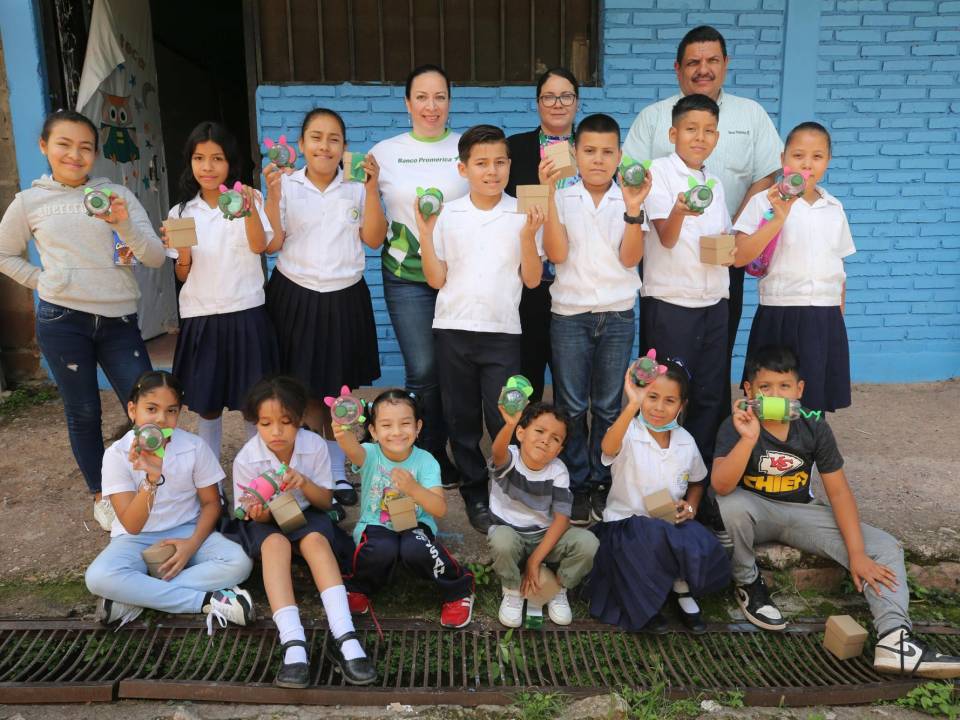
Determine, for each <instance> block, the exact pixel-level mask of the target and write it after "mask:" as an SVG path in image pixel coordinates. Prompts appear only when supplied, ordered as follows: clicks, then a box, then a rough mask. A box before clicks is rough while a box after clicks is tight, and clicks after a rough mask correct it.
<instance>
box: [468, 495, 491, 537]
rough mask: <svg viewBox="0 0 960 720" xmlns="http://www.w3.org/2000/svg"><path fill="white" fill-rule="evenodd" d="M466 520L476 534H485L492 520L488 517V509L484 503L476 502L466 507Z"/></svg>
mask: <svg viewBox="0 0 960 720" xmlns="http://www.w3.org/2000/svg"><path fill="white" fill-rule="evenodd" d="M467 520H469V521H470V524H471V525H472V526H473V529H474V530H476V531H477V532H478V533H483V534H484V535H486V534H487V531H488V530H489V529H490V525H491V523H492V522H493V520H492V519H491V517H490V508H488V507H487V505H486V503H483V502H477V503H472V504H468V505H467Z"/></svg>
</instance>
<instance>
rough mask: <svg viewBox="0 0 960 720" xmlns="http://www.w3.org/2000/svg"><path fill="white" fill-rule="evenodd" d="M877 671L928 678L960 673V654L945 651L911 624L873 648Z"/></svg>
mask: <svg viewBox="0 0 960 720" xmlns="http://www.w3.org/2000/svg"><path fill="white" fill-rule="evenodd" d="M873 668H874V670H876V671H877V672H882V673H896V674H897V675H916V676H917V677H924V678H936V679H946V678H956V677H960V657H955V656H953V655H941V654H940V653H938V652H937V651H936V650H934V649H933V648H931V647H930V646H929V645H927V644H926V643H925V642H924V641H923V640H921V639H920V638H917V637H914V635H913V633H912V632H911V631H910V630H908V629H907V628H905V627H904V628H897V629H896V630H893V631H892V632H888V633H887V634H886V635H884V636H883V637H882V638H880V639H879V640H878V641H877V645H876V647H875V648H874V651H873Z"/></svg>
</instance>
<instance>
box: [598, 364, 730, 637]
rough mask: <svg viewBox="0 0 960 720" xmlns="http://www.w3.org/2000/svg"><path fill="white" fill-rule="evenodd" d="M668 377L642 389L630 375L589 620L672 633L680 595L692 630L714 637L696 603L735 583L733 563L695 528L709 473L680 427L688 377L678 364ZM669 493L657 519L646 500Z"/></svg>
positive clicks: (611, 457)
mask: <svg viewBox="0 0 960 720" xmlns="http://www.w3.org/2000/svg"><path fill="white" fill-rule="evenodd" d="M665 366H666V372H665V373H663V374H662V375H660V376H659V377H658V378H657V379H656V380H654V381H653V382H652V383H650V384H649V385H647V386H645V387H638V386H637V385H636V384H635V383H634V382H633V380H632V378H631V376H630V373H629V371H628V372H627V375H626V377H625V378H624V387H623V392H624V395H625V396H626V398H627V404H626V406H625V407H624V408H623V412H621V413H620V417H619V418H617V421H616V422H615V423H614V424H613V425H612V426H611V427H610V429H609V430H607V433H606V435H604V437H603V443H602V445H601V448H602V450H603V456H602V460H603V463H604V464H606V465H610V466H611V473H612V479H613V481H612V485H611V487H610V495H609V497H608V498H607V505H606V508H605V509H604V511H603V522H602V523H600V524H598V525H596V526H594V528H593V531H594V532H595V533H596V534H597V537H598V538H599V539H600V548H599V550H597V554H596V557H595V559H594V566H593V572H592V573H591V576H590V580H589V585H588V587H589V596H590V614H591V615H592V616H593V617H595V618H597V619H598V620H601V621H603V622H607V623H610V624H611V625H618V626H619V627H621V628H623V629H624V630H630V631H638V630H644V631H646V632H652V633H656V634H661V633H665V632H667V631H668V630H669V626H668V624H667V621H666V619H665V618H664V617H663V615H661V614H660V610H661V608H662V607H663V605H664V603H665V602H666V601H667V600H668V598H669V597H670V595H671V593H672V594H673V595H674V596H675V597H676V598H677V603H678V605H679V610H680V618H681V619H682V621H683V623H684V625H686V626H687V628H689V629H690V630H692V631H693V632H696V633H699V632H704V631H705V630H706V625H704V623H703V620H702V619H701V617H700V607H699V606H698V605H697V602H696V600H695V599H694V598H695V597H697V596H700V595H703V594H705V593H710V592H715V591H717V590H720V589H721V588H723V587H726V586H727V585H728V584H729V582H730V561H729V560H728V559H727V555H726V553H725V552H724V550H723V547H722V546H721V545H720V543H719V542H718V541H717V539H716V537H715V536H714V535H713V533H711V532H710V531H709V530H707V529H706V528H704V527H703V526H702V525H701V524H700V523H698V522H697V521H696V520H694V519H693V518H694V516H696V514H697V507H698V506H699V504H700V500H701V498H702V497H703V491H704V485H703V481H704V480H705V479H706V477H707V468H706V466H704V464H703V460H702V459H701V457H700V453H699V451H698V450H697V445H696V443H695V442H694V440H693V437H692V436H691V435H690V433H688V432H687V431H686V430H684V429H683V428H682V427H680V425H679V418H680V414H681V412H682V411H683V408H684V405H685V404H686V401H687V392H688V385H689V378H688V377H687V372H686V370H685V369H684V368H683V367H682V366H680V365H679V364H677V363H675V362H671V361H669V360H668V361H667V362H666V363H665ZM664 489H666V490H667V491H668V492H669V493H670V497H671V499H672V500H673V501H674V503H675V505H676V513H675V514H674V515H673V517H671V518H669V519H660V518H653V517H651V516H650V513H649V512H648V509H647V507H646V503H645V498H647V497H648V496H650V495H651V494H652V493H655V492H657V491H659V490H664Z"/></svg>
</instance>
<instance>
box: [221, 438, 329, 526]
mask: <svg viewBox="0 0 960 720" xmlns="http://www.w3.org/2000/svg"><path fill="white" fill-rule="evenodd" d="M289 466H290V467H292V468H293V469H294V470H296V471H297V472H298V473H300V474H301V475H303V476H304V477H305V478H306V479H307V480H309V481H310V482H312V483H313V484H314V485H316V486H317V487H321V488H325V489H327V490H333V475H332V474H331V472H330V453H329V452H327V443H326V441H325V440H324V439H323V438H322V437H320V436H319V435H317V434H316V433H314V432H311V431H309V430H305V429H304V428H300V429H299V430H297V437H296V439H295V440H294V441H293V456H292V457H291V458H290V463H289ZM279 469H280V460H278V459H277V456H276V455H274V454H273V451H272V450H271V449H270V448H268V447H267V446H266V444H265V443H264V442H263V439H262V438H261V437H260V433H257V434H256V435H254V436H253V437H252V438H250V439H249V440H247V444H246V445H244V446H243V447H242V448H240V452H238V453H237V456H236V457H235V458H234V460H233V508H234V510H236V509H237V508H238V507H240V503H239V500H240V498H241V497H243V488H244V486H246V485H249V484H250V482H251V481H252V480H253V479H254V478H255V477H257V476H259V475H262V474H263V473H264V472H265V471H267V470H273V471H277V470H279ZM290 494H291V495H293V497H294V498H295V499H296V501H297V504H298V505H299V506H300V507H301V509H306V508H308V507H310V501H309V500H307V497H306V495H304V494H303V492H302V491H301V490H300V489H298V488H296V489H293V490H291V491H290Z"/></svg>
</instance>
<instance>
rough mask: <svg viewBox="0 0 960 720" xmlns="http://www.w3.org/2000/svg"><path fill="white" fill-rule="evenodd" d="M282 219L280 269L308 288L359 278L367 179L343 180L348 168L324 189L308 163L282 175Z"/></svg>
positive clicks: (328, 288) (334, 286)
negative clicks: (310, 177)
mask: <svg viewBox="0 0 960 720" xmlns="http://www.w3.org/2000/svg"><path fill="white" fill-rule="evenodd" d="M281 182H282V186H281V193H282V195H281V197H280V220H281V222H282V224H283V231H284V233H286V237H285V239H284V241H283V247H282V248H281V249H280V253H279V255H277V269H278V270H279V271H280V272H282V273H283V274H284V275H285V276H286V277H287V278H288V279H290V280H292V281H293V282H295V283H297V285H301V286H303V287H305V288H307V289H308V290H314V291H316V292H333V291H335V290H343V289H344V288H348V287H350V286H351V285H355V284H357V283H358V282H360V278H362V277H363V268H364V263H365V260H364V254H363V246H362V243H361V242H360V223H361V221H362V219H363V202H364V198H365V196H366V193H365V191H364V187H363V183H358V182H343V170H337V175H336V177H335V178H334V179H333V181H332V182H331V183H330V184H329V185H328V186H327V188H326V189H325V190H323V191H321V190H318V189H317V186H316V185H314V184H313V183H312V182H310V181H309V180H307V175H306V168H301V169H300V170H297V171H296V172H295V173H291V174H290V175H284V176H283V177H282V179H281Z"/></svg>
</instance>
